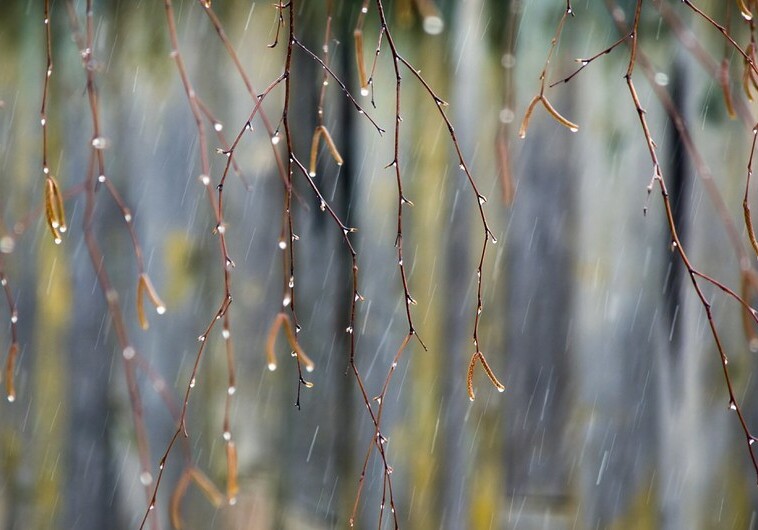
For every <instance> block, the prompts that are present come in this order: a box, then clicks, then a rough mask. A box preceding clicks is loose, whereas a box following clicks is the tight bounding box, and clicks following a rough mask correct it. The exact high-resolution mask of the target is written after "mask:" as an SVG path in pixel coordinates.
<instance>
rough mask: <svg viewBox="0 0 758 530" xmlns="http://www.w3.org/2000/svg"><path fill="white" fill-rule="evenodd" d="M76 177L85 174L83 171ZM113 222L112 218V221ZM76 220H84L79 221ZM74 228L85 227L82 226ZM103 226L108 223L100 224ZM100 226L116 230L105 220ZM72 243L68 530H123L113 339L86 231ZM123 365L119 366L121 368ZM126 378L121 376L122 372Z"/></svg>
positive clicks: (76, 232) (77, 173)
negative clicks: (112, 416) (113, 439)
mask: <svg viewBox="0 0 758 530" xmlns="http://www.w3.org/2000/svg"><path fill="white" fill-rule="evenodd" d="M72 174H76V175H83V174H84V171H83V168H82V167H80V168H79V171H74V172H72ZM112 220H113V219H111V221H112ZM72 221H74V222H76V221H79V220H78V219H77V220H73V219H72ZM74 222H72V223H71V224H72V226H77V228H78V226H80V223H77V225H74ZM101 222H102V224H100V223H101ZM97 225H98V226H109V227H113V226H114V223H109V222H108V221H107V220H105V219H104V218H102V217H101V218H100V219H98V221H97ZM72 232H75V234H74V233H72V234H71V236H72V237H71V238H70V240H69V241H67V244H68V245H69V246H70V247H71V248H75V247H76V246H78V247H79V250H80V251H79V252H74V253H73V258H72V266H71V270H72V274H73V277H72V286H73V302H72V304H71V306H72V308H74V311H75V312H76V314H75V315H74V316H73V318H72V324H73V327H72V330H71V338H70V343H69V344H70V347H69V357H68V361H67V364H68V367H69V369H68V390H67V393H66V394H67V396H68V417H69V426H68V434H67V438H68V439H67V449H66V466H65V469H66V480H65V485H66V487H65V490H64V491H65V495H66V506H65V516H64V521H65V523H64V528H77V529H80V530H98V529H102V528H113V529H114V530H115V529H117V528H120V527H121V526H120V525H119V519H118V517H117V514H116V510H115V508H114V506H112V503H113V500H114V499H116V498H118V496H117V495H114V494H113V493H114V487H115V481H114V476H113V473H112V462H111V454H110V447H109V442H108V417H109V410H108V403H109V395H108V394H109V387H110V384H111V383H110V382H111V380H112V377H118V376H117V375H116V374H111V373H110V371H111V363H112V355H113V349H114V348H113V337H112V336H110V335H109V333H108V332H107V330H108V329H109V328H110V324H109V320H110V317H109V316H108V311H107V307H106V304H105V300H104V299H103V296H102V293H100V292H99V291H94V292H93V286H94V285H95V284H96V279H95V273H94V271H93V268H92V263H91V262H90V259H89V254H88V253H87V252H86V251H85V249H84V248H83V245H84V241H83V237H82V235H81V234H82V232H81V231H79V230H72ZM116 366H118V365H116ZM119 375H120V374H119Z"/></svg>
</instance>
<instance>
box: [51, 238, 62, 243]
mask: <svg viewBox="0 0 758 530" xmlns="http://www.w3.org/2000/svg"><path fill="white" fill-rule="evenodd" d="M53 243H55V244H56V245H60V244H61V243H63V240H62V239H61V238H59V237H56V238H55V239H53Z"/></svg>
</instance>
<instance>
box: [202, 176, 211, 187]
mask: <svg viewBox="0 0 758 530" xmlns="http://www.w3.org/2000/svg"><path fill="white" fill-rule="evenodd" d="M200 182H202V183H203V186H209V185H210V183H211V178H210V177H209V176H208V175H200Z"/></svg>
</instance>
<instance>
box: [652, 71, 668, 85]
mask: <svg viewBox="0 0 758 530" xmlns="http://www.w3.org/2000/svg"><path fill="white" fill-rule="evenodd" d="M654 79H655V84H656V85H658V86H666V85H668V84H669V76H667V75H666V74H664V73H663V72H658V73H656V74H655V78H654Z"/></svg>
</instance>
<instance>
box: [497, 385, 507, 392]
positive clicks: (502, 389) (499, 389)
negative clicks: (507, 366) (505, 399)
mask: <svg viewBox="0 0 758 530" xmlns="http://www.w3.org/2000/svg"><path fill="white" fill-rule="evenodd" d="M497 391H498V392H505V387H504V386H503V385H498V386H497Z"/></svg>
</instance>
